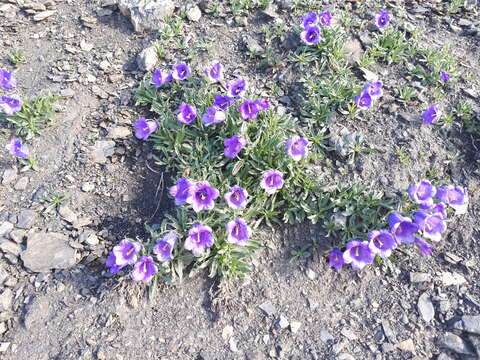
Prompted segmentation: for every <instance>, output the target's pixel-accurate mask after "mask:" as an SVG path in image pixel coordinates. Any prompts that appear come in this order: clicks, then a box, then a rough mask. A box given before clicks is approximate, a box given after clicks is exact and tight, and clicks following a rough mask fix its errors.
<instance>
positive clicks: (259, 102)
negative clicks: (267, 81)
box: [255, 99, 270, 110]
mask: <svg viewBox="0 0 480 360" xmlns="http://www.w3.org/2000/svg"><path fill="white" fill-rule="evenodd" d="M255 102H256V103H257V106H258V107H260V109H261V110H267V109H268V108H269V107H270V101H268V100H267V99H258V100H257V101H255Z"/></svg>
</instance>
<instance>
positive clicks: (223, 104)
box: [213, 95, 235, 110]
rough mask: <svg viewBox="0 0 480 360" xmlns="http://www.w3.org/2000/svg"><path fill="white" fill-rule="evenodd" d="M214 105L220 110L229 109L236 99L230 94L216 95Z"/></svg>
mask: <svg viewBox="0 0 480 360" xmlns="http://www.w3.org/2000/svg"><path fill="white" fill-rule="evenodd" d="M213 99H214V100H213V105H214V106H215V107H216V108H218V109H220V110H227V108H228V107H229V106H230V105H232V104H233V102H234V101H235V100H234V99H232V98H231V97H229V96H223V95H214V96H213Z"/></svg>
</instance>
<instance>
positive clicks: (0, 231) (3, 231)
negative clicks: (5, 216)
mask: <svg viewBox="0 0 480 360" xmlns="http://www.w3.org/2000/svg"><path fill="white" fill-rule="evenodd" d="M12 230H13V224H12V223H11V222H9V221H2V222H1V223H0V236H6V235H8V234H9V233H10V232H11V231H12Z"/></svg>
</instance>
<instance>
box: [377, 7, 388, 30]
mask: <svg viewBox="0 0 480 360" xmlns="http://www.w3.org/2000/svg"><path fill="white" fill-rule="evenodd" d="M391 19H392V16H391V15H390V14H389V13H387V12H386V11H384V10H382V11H381V12H380V14H378V15H376V16H375V25H377V27H378V28H379V29H383V28H384V27H385V26H387V25H388V23H389V22H390V20H391Z"/></svg>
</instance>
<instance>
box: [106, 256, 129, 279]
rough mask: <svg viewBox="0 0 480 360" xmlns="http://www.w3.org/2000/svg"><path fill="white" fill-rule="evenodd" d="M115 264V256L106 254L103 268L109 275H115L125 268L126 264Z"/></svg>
mask: <svg viewBox="0 0 480 360" xmlns="http://www.w3.org/2000/svg"><path fill="white" fill-rule="evenodd" d="M116 262H117V259H116V258H115V254H114V253H113V252H111V253H110V254H108V257H107V260H105V266H106V267H107V268H108V270H109V271H110V274H113V275H115V274H116V273H118V272H119V271H120V270H122V269H123V268H124V267H125V266H127V264H125V265H122V266H120V265H117V264H116Z"/></svg>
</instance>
